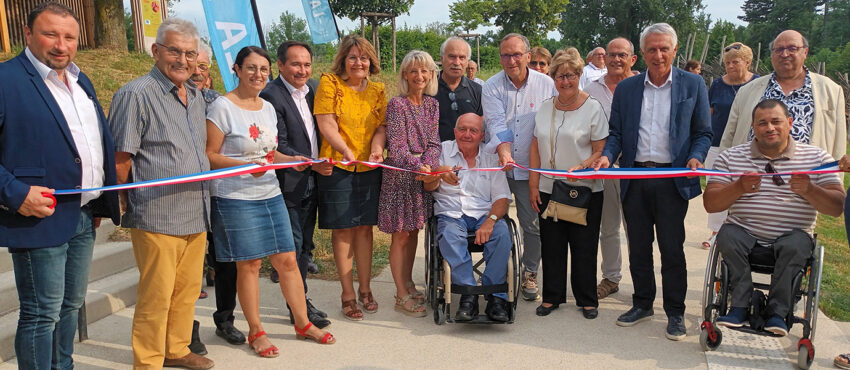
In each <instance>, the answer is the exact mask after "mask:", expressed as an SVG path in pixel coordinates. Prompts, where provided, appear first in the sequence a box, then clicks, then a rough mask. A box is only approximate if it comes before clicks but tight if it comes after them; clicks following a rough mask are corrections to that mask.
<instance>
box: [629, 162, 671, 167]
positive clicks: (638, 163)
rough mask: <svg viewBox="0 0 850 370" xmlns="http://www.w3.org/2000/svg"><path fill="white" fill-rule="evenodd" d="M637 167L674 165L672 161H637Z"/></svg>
mask: <svg viewBox="0 0 850 370" xmlns="http://www.w3.org/2000/svg"><path fill="white" fill-rule="evenodd" d="M635 167H643V168H659V167H673V164H672V163H657V162H652V161H648V162H635Z"/></svg>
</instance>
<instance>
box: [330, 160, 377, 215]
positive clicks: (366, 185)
mask: <svg viewBox="0 0 850 370" xmlns="http://www.w3.org/2000/svg"><path fill="white" fill-rule="evenodd" d="M317 178H318V182H317V184H318V188H319V228H320V229H348V228H351V227H356V226H375V225H377V224H378V198H380V194H381V178H382V176H381V169H380V168H376V169H374V170H371V171H365V172H351V171H346V170H343V169H341V168H339V167H334V169H333V173H331V175H330V176H317Z"/></svg>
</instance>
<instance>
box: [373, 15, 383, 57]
mask: <svg viewBox="0 0 850 370" xmlns="http://www.w3.org/2000/svg"><path fill="white" fill-rule="evenodd" d="M380 30H381V25H380V24H379V23H378V17H377V16H376V17H375V23H372V46H374V47H375V54H378V66H380V65H381V33H380Z"/></svg>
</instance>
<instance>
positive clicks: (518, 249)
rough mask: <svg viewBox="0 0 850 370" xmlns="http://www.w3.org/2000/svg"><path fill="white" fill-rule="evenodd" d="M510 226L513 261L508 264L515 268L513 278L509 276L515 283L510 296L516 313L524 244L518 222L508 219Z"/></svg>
mask: <svg viewBox="0 0 850 370" xmlns="http://www.w3.org/2000/svg"><path fill="white" fill-rule="evenodd" d="M506 221H507V226H508V234H510V235H511V257H510V258H511V260H510V261H508V263H510V264H512V267H513V276H511V275H508V276H507V278H508V279H512V281H513V284H512V285H513V292H509V294H512V295H513V302H512V303H513V304H512V305H513V308H514V311H516V306H517V302H518V301H519V292H520V290H522V288H521V287H520V277H521V276H522V271H523V270H522V269H523V267H522V263H521V261H520V259H521V258H522V244H520V241H519V232H518V229H517V225H516V222H515V221H514V220H513V219H512V218H510V217H508V218H507V219H506Z"/></svg>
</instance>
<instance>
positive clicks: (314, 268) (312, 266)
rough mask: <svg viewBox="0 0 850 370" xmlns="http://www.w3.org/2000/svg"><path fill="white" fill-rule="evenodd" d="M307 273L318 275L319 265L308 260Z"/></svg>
mask: <svg viewBox="0 0 850 370" xmlns="http://www.w3.org/2000/svg"><path fill="white" fill-rule="evenodd" d="M307 273H310V274H318V273H319V265H317V264H316V263H315V262H313V259H312V258H310V259H309V260H308V261H307Z"/></svg>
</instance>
